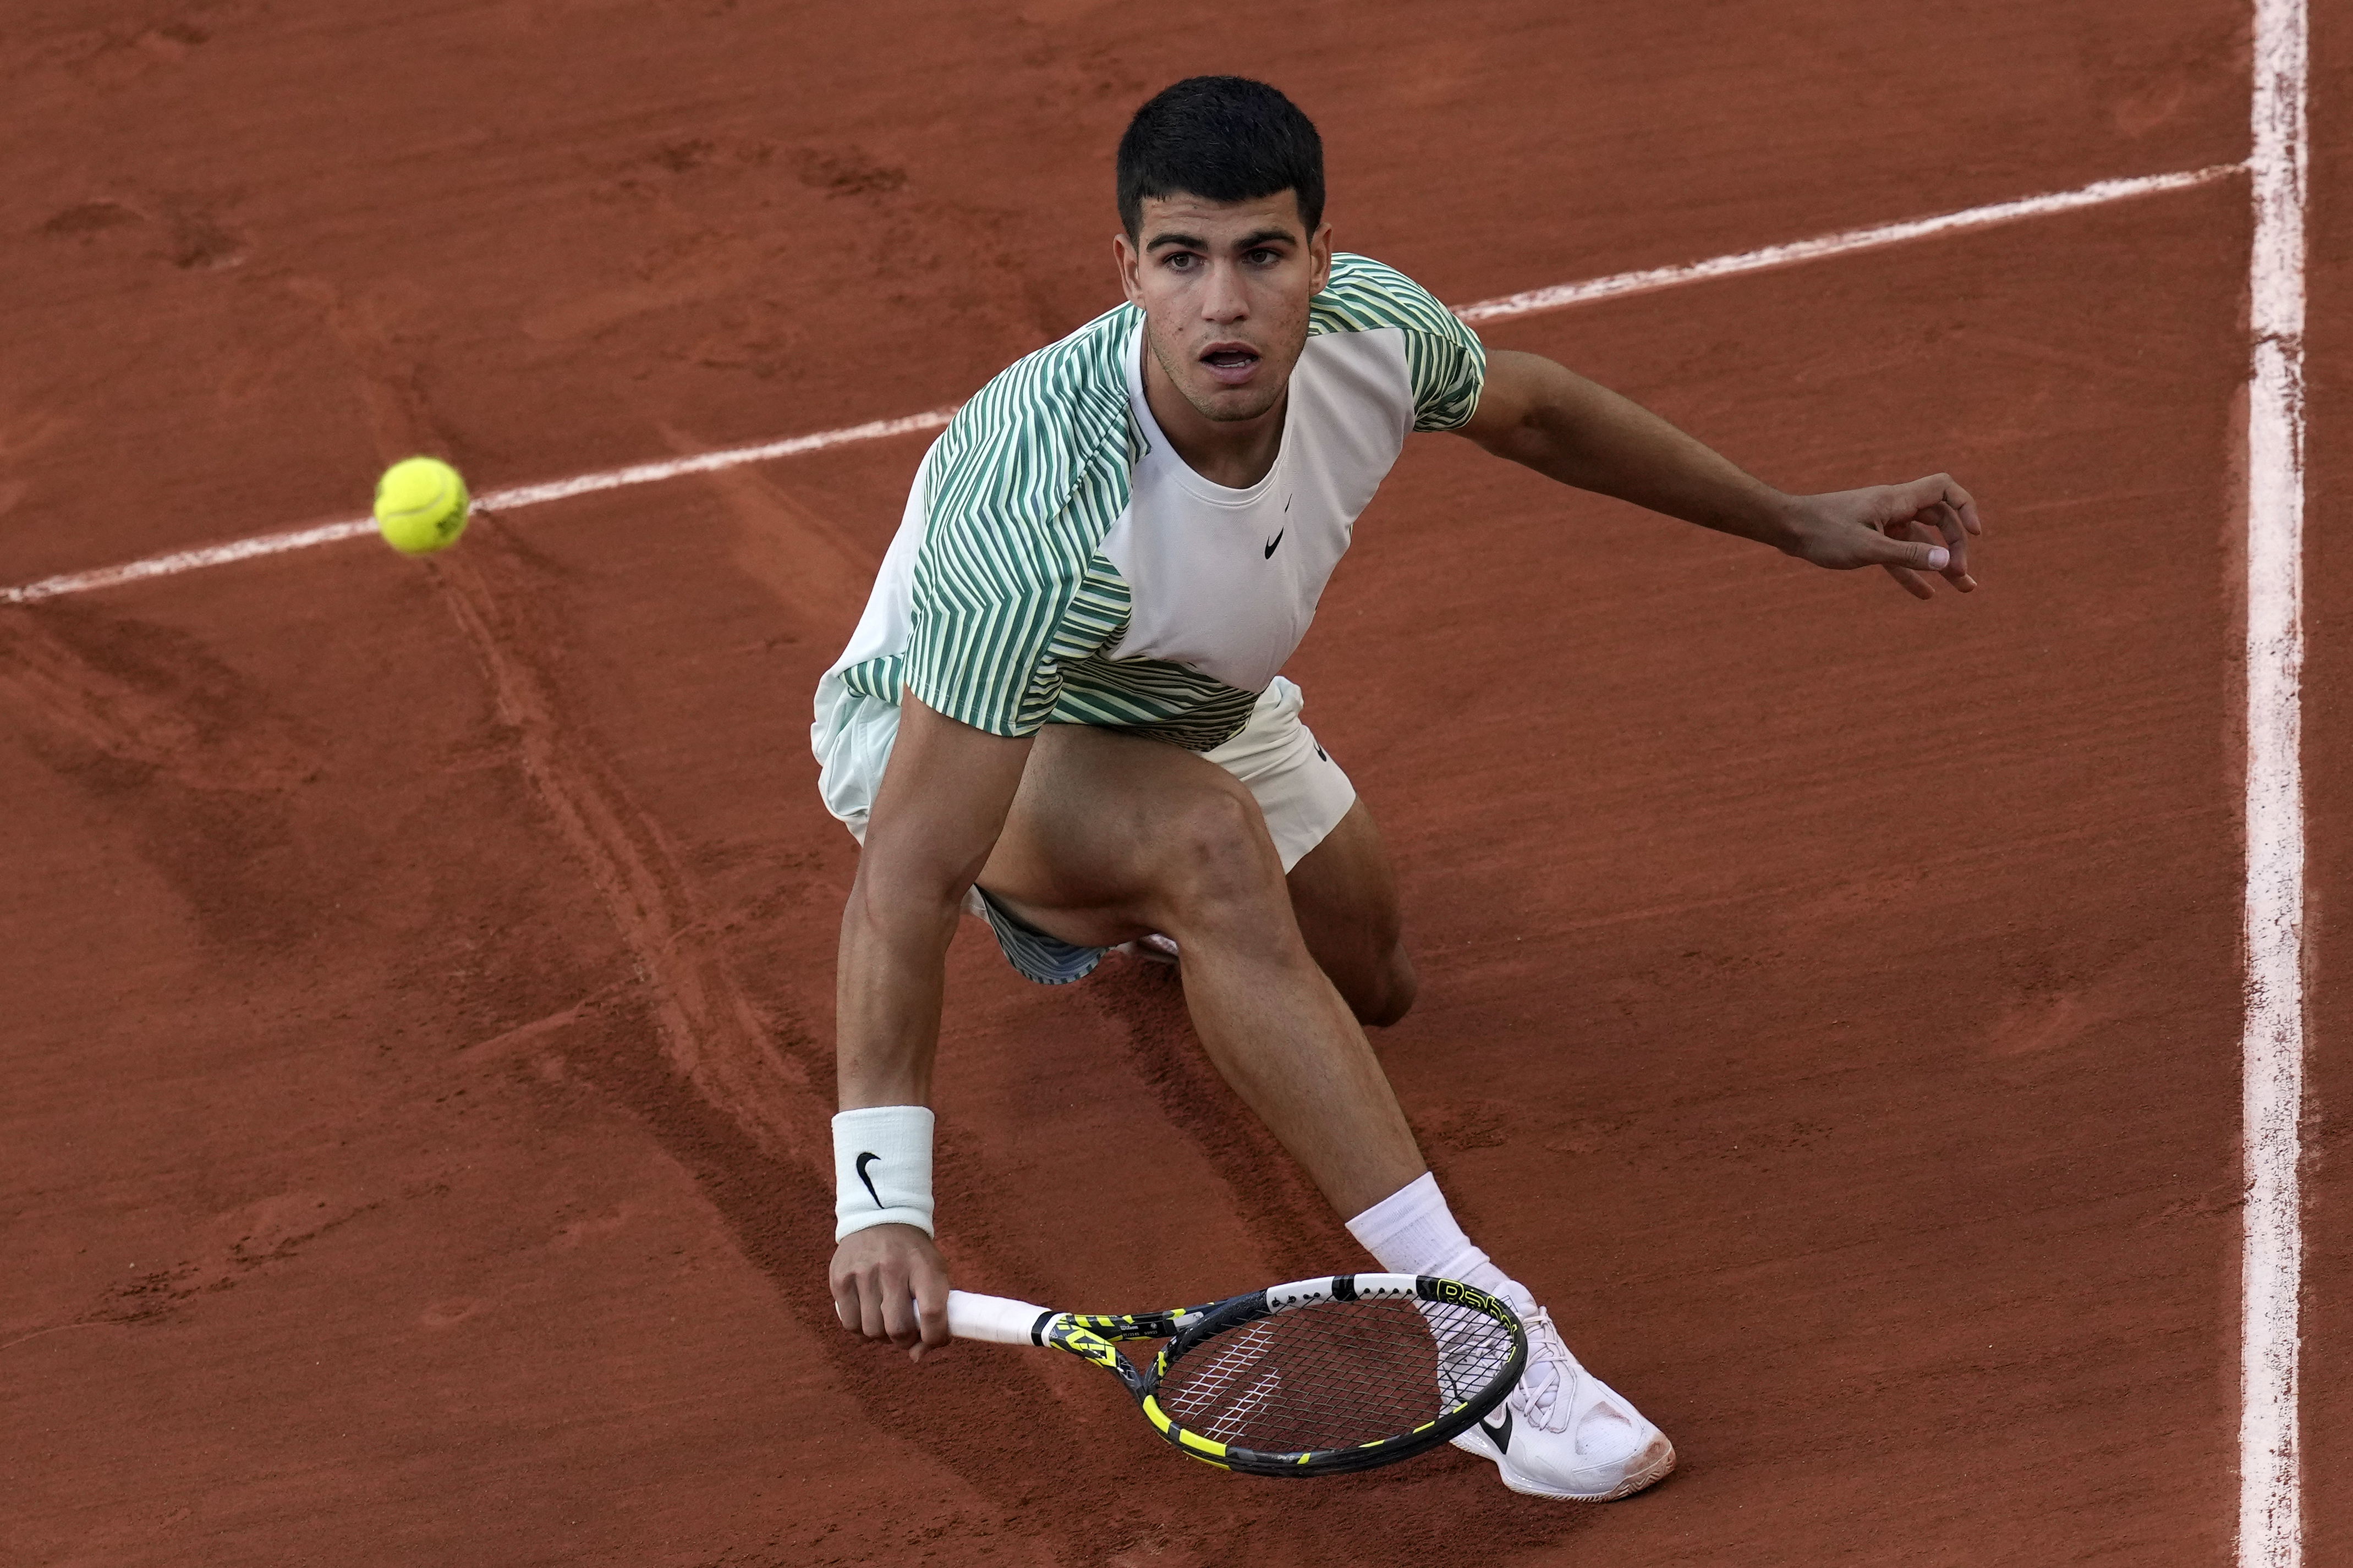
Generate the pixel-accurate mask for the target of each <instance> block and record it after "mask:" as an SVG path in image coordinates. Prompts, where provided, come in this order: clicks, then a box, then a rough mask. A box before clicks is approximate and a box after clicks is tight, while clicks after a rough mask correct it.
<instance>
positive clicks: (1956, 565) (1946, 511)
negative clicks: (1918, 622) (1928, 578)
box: [1922, 501, 1978, 594]
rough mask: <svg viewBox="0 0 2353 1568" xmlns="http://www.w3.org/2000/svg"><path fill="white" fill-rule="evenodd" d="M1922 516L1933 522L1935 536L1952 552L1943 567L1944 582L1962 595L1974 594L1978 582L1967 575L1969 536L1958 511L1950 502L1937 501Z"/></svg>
mask: <svg viewBox="0 0 2353 1568" xmlns="http://www.w3.org/2000/svg"><path fill="white" fill-rule="evenodd" d="M1922 515H1923V516H1925V517H1927V518H1929V519H1931V520H1932V521H1934V522H1935V524H1936V532H1937V535H1938V536H1939V537H1941V538H1942V539H1943V541H1944V542H1945V546H1946V548H1947V550H1949V551H1950V552H1952V559H1951V560H1950V561H1949V562H1947V563H1946V565H1945V570H1944V577H1945V581H1946V582H1947V583H1950V584H1952V585H1953V586H1954V587H1956V588H1957V589H1959V590H1960V591H1961V592H1962V593H1964V594H1968V593H1972V592H1974V591H1975V590H1976V588H1977V585H1978V580H1977V579H1976V578H1975V577H1972V576H1971V575H1969V536H1968V529H1967V527H1966V526H1965V524H1964V523H1963V521H1962V519H1961V513H1960V509H1959V508H1957V507H1956V506H1954V505H1953V504H1952V503H1951V502H1950V501H1939V502H1937V503H1936V505H1935V506H1933V507H1931V508H1929V509H1928V510H1927V511H1926V512H1925V513H1923V514H1922Z"/></svg>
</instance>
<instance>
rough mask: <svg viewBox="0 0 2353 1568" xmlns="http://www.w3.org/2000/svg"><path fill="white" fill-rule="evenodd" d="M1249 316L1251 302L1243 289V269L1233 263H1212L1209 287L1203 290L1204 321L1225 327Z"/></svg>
mask: <svg viewBox="0 0 2353 1568" xmlns="http://www.w3.org/2000/svg"><path fill="white" fill-rule="evenodd" d="M1249 314H1250V300H1249V296H1248V294H1247V293H1246V292H1245V291H1244V289H1243V288H1242V278H1241V268H1240V267H1239V266H1238V265H1236V264H1235V263H1234V262H1232V261H1216V262H1212V263H1211V264H1210V267H1209V284H1208V288H1206V289H1202V290H1201V318H1202V320H1204V321H1216V322H1218V323H1219V324H1220V325H1224V324H1226V323H1229V322H1233V321H1240V320H1242V319H1243V318H1244V317H1245V316H1248V315H1249Z"/></svg>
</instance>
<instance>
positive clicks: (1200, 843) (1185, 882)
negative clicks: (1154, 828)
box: [1162, 784, 1283, 910]
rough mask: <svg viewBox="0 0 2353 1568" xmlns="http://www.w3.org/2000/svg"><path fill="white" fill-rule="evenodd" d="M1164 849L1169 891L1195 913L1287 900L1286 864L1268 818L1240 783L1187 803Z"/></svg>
mask: <svg viewBox="0 0 2353 1568" xmlns="http://www.w3.org/2000/svg"><path fill="white" fill-rule="evenodd" d="M1162 849H1163V853H1164V857H1165V858H1164V865H1165V868H1166V883H1167V885H1168V888H1169V890H1170V891H1171V893H1173V894H1174V895H1175V896H1176V898H1177V899H1178V900H1179V901H1181V902H1182V903H1184V904H1185V905H1187V907H1189V908H1191V909H1193V910H1207V909H1214V908H1219V907H1224V906H1232V905H1236V904H1263V903H1270V902H1272V901H1274V900H1279V899H1281V898H1282V897H1283V882H1282V860H1281V858H1279V857H1277V856H1276V854H1275V852H1274V844H1273V841H1272V840H1271V839H1270V838H1269V837H1267V832H1266V819H1265V817H1264V816H1261V813H1260V811H1259V807H1258V802H1257V801H1255V800H1253V799H1251V798H1250V795H1249V793H1248V792H1247V791H1245V790H1244V789H1243V788H1242V787H1241V786H1240V785H1239V784H1236V785H1235V786H1234V787H1233V788H1231V789H1208V790H1202V791H1200V792H1198V794H1197V795H1193V796H1192V797H1190V798H1189V799H1187V801H1186V803H1185V805H1184V806H1183V807H1182V808H1181V809H1180V810H1178V811H1177V812H1176V813H1175V814H1174V815H1173V816H1171V817H1170V819H1169V820H1168V822H1167V824H1166V836H1165V838H1164V842H1163V844H1162Z"/></svg>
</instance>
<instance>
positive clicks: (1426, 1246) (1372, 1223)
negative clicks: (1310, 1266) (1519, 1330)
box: [1348, 1171, 1536, 1318]
mask: <svg viewBox="0 0 2353 1568" xmlns="http://www.w3.org/2000/svg"><path fill="white" fill-rule="evenodd" d="M1348 1234H1349V1235H1350V1236H1353V1237H1356V1239H1357V1241H1359V1242H1360V1243H1362V1244H1363V1246H1364V1248H1365V1250H1366V1251H1367V1252H1369V1253H1371V1254H1372V1255H1373V1256H1374V1257H1375V1258H1379V1259H1380V1263H1381V1267H1382V1268H1386V1269H1388V1271H1389V1272H1390V1273H1392V1274H1435V1275H1437V1276H1439V1277H1440V1279H1460V1280H1461V1281H1462V1282H1463V1283H1464V1284H1465V1285H1475V1286H1477V1287H1478V1288H1479V1289H1482V1290H1484V1291H1486V1292H1487V1294H1489V1295H1490V1296H1501V1297H1502V1298H1503V1299H1504V1300H1506V1301H1509V1302H1510V1303H1511V1304H1512V1310H1514V1311H1515V1312H1517V1313H1519V1315H1520V1316H1521V1317H1522V1318H1526V1317H1528V1316H1529V1315H1530V1314H1532V1313H1534V1312H1535V1310H1536V1299H1535V1297H1534V1296H1531V1295H1529V1294H1528V1289H1527V1287H1526V1286H1525V1285H1523V1284H1521V1283H1520V1282H1519V1281H1518V1280H1516V1279H1513V1278H1512V1277H1511V1276H1510V1275H1508V1274H1506V1273H1504V1271H1503V1270H1502V1269H1500V1268H1496V1267H1495V1265H1494V1264H1493V1262H1492V1261H1490V1260H1489V1258H1488V1257H1487V1255H1486V1254H1485V1253H1483V1252H1482V1251H1480V1250H1479V1249H1478V1248H1477V1247H1473V1246H1472V1245H1471V1238H1470V1237H1467V1236H1465V1235H1463V1234H1462V1227H1461V1226H1460V1225H1457V1224H1456V1223H1455V1221H1454V1213H1453V1211H1452V1210H1451V1209H1449V1208H1448V1207H1447V1206H1446V1194H1444V1193H1441V1192H1440V1191H1439V1190H1438V1177H1437V1176H1436V1175H1435V1174H1434V1173H1430V1172H1428V1171H1425V1172H1423V1173H1421V1175H1420V1176H1419V1177H1418V1178H1416V1179H1415V1180H1413V1181H1411V1182H1409V1183H1407V1184H1405V1185H1404V1186H1402V1187H1399V1188H1398V1190H1397V1191H1396V1192H1393V1193H1391V1194H1389V1195H1388V1196H1387V1197H1385V1198H1383V1199H1382V1200H1381V1201H1380V1202H1378V1203H1377V1204H1375V1205H1373V1206H1372V1207H1370V1208H1368V1209H1366V1211H1365V1212H1364V1213H1362V1214H1360V1215H1357V1216H1356V1218H1354V1219H1352V1220H1350V1221H1349V1222H1348Z"/></svg>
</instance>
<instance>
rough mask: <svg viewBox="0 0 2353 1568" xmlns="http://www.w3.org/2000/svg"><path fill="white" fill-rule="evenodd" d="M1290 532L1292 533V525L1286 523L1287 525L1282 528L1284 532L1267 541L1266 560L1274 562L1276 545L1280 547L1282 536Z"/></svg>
mask: <svg viewBox="0 0 2353 1568" xmlns="http://www.w3.org/2000/svg"><path fill="white" fill-rule="evenodd" d="M1290 531H1291V526H1290V524H1288V523H1285V524H1284V525H1283V527H1282V532H1280V533H1277V534H1276V535H1275V536H1274V537H1273V538H1272V539H1270V540H1268V541H1267V543H1266V558H1267V559H1268V560H1269V561H1271V560H1273V559H1274V547H1275V546H1276V545H1278V544H1280V543H1282V535H1283V534H1284V533H1289V532H1290Z"/></svg>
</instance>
